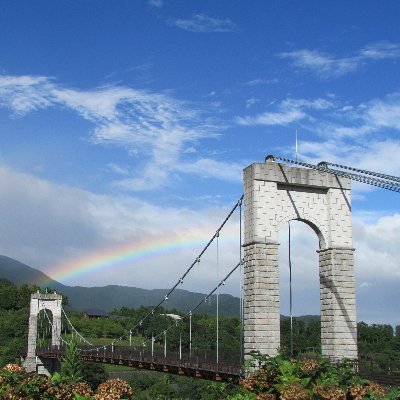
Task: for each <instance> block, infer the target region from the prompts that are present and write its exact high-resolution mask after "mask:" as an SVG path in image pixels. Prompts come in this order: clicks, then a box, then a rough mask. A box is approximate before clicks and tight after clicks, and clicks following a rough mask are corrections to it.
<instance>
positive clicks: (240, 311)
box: [239, 199, 244, 365]
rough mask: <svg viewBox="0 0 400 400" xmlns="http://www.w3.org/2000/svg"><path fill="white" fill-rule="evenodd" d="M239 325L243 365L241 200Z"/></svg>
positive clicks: (240, 229)
mask: <svg viewBox="0 0 400 400" xmlns="http://www.w3.org/2000/svg"><path fill="white" fill-rule="evenodd" d="M239 261H240V271H239V302H240V305H239V324H240V339H239V340H240V365H242V363H243V311H244V310H243V273H244V271H243V265H242V199H240V200H239Z"/></svg>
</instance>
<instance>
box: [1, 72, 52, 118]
mask: <svg viewBox="0 0 400 400" xmlns="http://www.w3.org/2000/svg"><path fill="white" fill-rule="evenodd" d="M51 87H52V83H51V80H50V79H48V78H45V77H42V76H8V75H2V76H1V75H0V106H2V107H7V108H9V109H11V110H12V112H13V113H14V114H15V115H18V116H19V115H24V114H26V113H28V112H31V111H34V110H38V109H42V108H47V107H50V106H51V105H52V103H53V99H52V95H51V93H50V89H51Z"/></svg>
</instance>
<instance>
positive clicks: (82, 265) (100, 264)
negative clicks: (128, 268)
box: [43, 230, 239, 285]
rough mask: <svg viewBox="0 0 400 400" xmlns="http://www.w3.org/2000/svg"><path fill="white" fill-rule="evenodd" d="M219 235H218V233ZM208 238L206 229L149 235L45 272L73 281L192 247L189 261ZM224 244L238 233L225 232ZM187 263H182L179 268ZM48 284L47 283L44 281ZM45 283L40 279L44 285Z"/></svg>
mask: <svg viewBox="0 0 400 400" xmlns="http://www.w3.org/2000/svg"><path fill="white" fill-rule="evenodd" d="M221 237H222V235H221ZM209 239H210V231H209V230H207V233H204V232H196V233H194V232H193V231H192V232H191V234H190V236H188V237H186V238H182V237H177V236H175V237H174V236H171V235H168V236H166V235H164V236H157V237H154V236H152V237H149V238H147V239H145V240H143V239H142V240H138V241H135V242H129V243H124V244H122V245H118V246H113V247H108V248H105V249H100V250H98V251H94V252H92V253H89V254H85V255H83V256H81V257H78V258H75V259H71V260H68V261H66V262H64V263H60V264H58V265H55V266H54V267H53V268H50V269H49V270H48V272H46V274H47V275H48V276H50V277H51V279H54V280H56V281H58V282H60V283H66V282H69V281H71V280H75V281H76V280H77V279H79V277H83V276H87V275H90V274H93V273H95V272H96V273H97V272H99V271H104V270H108V269H116V268H118V267H120V266H124V265H128V264H133V263H135V262H138V261H140V260H144V259H149V258H152V257H160V256H165V255H167V254H173V253H176V252H179V251H183V250H193V252H194V253H193V261H194V260H195V258H196V257H197V255H198V253H199V252H200V251H201V249H202V248H203V246H204V245H205V244H206V243H207V242H208V240H209ZM223 239H224V243H227V242H229V243H230V242H232V243H234V242H238V240H239V238H238V233H237V232H236V233H231V232H229V231H228V232H226V234H225V235H224V236H223ZM185 267H188V266H182V270H184V269H185ZM47 283H48V282H47ZM45 284H46V282H43V285H45Z"/></svg>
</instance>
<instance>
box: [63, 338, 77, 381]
mask: <svg viewBox="0 0 400 400" xmlns="http://www.w3.org/2000/svg"><path fill="white" fill-rule="evenodd" d="M61 374H62V375H63V376H64V377H65V378H67V380H68V381H70V382H79V381H81V380H82V362H81V360H80V359H79V349H78V348H77V346H76V343H75V342H74V341H73V340H70V341H69V342H68V344H67V347H66V349H65V355H64V357H63V360H62V365H61Z"/></svg>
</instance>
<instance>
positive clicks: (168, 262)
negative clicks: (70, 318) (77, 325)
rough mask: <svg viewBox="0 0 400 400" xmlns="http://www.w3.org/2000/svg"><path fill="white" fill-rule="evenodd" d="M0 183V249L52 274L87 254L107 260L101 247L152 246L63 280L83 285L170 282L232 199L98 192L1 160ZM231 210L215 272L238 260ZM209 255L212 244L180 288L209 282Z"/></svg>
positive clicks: (122, 250) (114, 250) (107, 250)
mask: <svg viewBox="0 0 400 400" xmlns="http://www.w3.org/2000/svg"><path fill="white" fill-rule="evenodd" d="M0 186H1V187H2V190H1V191H0V220H1V221H2V223H1V224H0V237H1V238H2V240H1V243H0V254H4V255H7V256H9V257H12V258H15V259H17V260H19V261H21V262H24V263H26V264H28V265H31V266H32V267H35V268H38V269H40V270H42V271H43V272H45V273H48V274H49V275H50V276H51V277H54V278H55V279H57V278H58V279H60V278H62V276H64V275H68V273H69V272H72V273H73V271H74V268H76V267H78V266H79V265H80V263H81V262H82V259H84V258H85V257H89V258H90V257H91V255H97V257H99V256H101V255H104V254H105V255H106V256H102V257H105V259H107V260H108V259H112V258H113V257H108V256H107V254H126V253H127V249H132V250H131V252H132V253H135V249H137V248H139V249H140V248H141V247H142V246H145V247H150V252H149V255H148V256H147V257H141V258H136V259H135V258H133V259H132V260H131V261H130V260H129V257H124V258H126V260H125V261H123V262H121V260H114V261H113V262H110V263H109V264H107V266H106V268H104V269H95V270H94V271H92V272H90V273H88V274H86V275H85V274H84V275H81V276H78V277H75V278H73V279H72V280H69V281H67V282H65V283H69V284H79V285H84V286H85V285H86V286H93V285H106V284H121V285H129V286H136V287H143V288H167V287H170V286H172V285H173V284H174V283H175V282H176V280H177V279H178V278H179V274H182V273H183V272H184V271H185V270H186V269H187V267H188V266H189V265H190V264H191V263H192V262H193V261H194V259H195V257H196V256H197V255H198V253H199V252H200V250H201V249H202V248H203V246H204V245H205V244H206V243H207V242H208V240H209V239H210V238H211V236H212V235H213V234H214V233H215V230H216V229H217V228H218V226H219V225H220V223H221V222H222V221H223V219H224V218H225V217H226V215H227V214H228V212H229V211H230V209H231V207H233V205H234V204H228V205H226V206H224V207H220V206H218V207H217V206H215V207H208V206H206V207H204V208H201V209H197V210H190V209H187V208H174V207H158V206H156V205H154V204H152V203H149V202H145V201H142V200H139V199H138V198H135V197H128V196H103V195H97V194H94V193H91V192H88V191H84V190H80V189H76V188H72V187H68V186H64V185H57V184H53V183H51V182H48V181H45V180H42V179H38V178H36V177H34V176H32V175H30V174H22V173H18V172H15V171H13V170H10V169H7V168H0ZM236 217H237V216H236ZM236 217H235V218H234V219H232V220H231V222H229V223H228V224H227V226H226V228H224V230H223V232H222V234H221V246H227V247H226V249H224V251H225V250H226V256H224V257H222V253H221V266H222V260H224V266H223V267H221V273H222V271H225V270H226V269H228V270H229V269H230V268H232V267H233V266H234V265H235V264H236V262H237V252H236V250H235V251H232V250H233V247H232V246H234V248H235V249H236V248H237V243H238V241H237V240H236V238H237V237H238V236H237V235H238V225H237V218H236ZM233 237H234V238H235V240H234V245H233V244H232V243H233V242H232V238H233ZM226 238H228V239H229V240H228V239H226ZM226 240H227V241H226ZM224 241H225V242H224ZM224 243H225V244H224ZM221 251H222V249H221ZM133 255H134V254H133ZM214 256H215V248H212V249H211V255H210V256H207V257H206V256H205V257H204V258H203V259H202V262H201V265H200V266H199V269H198V271H197V272H196V273H195V274H193V277H192V278H191V280H189V281H188V284H189V286H188V287H184V288H188V289H191V290H204V291H207V290H210V288H213V287H214V286H215V282H216V279H215V274H214V267H215V257H214ZM95 264H96V263H95Z"/></svg>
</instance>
